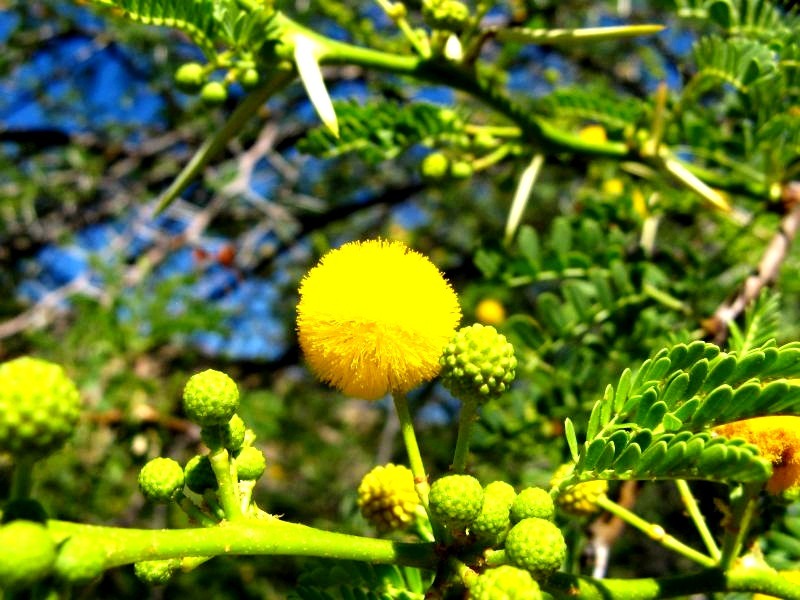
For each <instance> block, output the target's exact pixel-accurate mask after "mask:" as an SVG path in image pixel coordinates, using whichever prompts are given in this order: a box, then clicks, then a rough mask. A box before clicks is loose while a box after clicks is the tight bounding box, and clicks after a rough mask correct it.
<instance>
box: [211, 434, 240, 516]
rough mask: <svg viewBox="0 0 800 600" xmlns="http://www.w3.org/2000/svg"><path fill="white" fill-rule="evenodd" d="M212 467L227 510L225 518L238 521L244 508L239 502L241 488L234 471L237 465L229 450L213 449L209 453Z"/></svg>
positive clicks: (218, 490)
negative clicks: (229, 455) (231, 459)
mask: <svg viewBox="0 0 800 600" xmlns="http://www.w3.org/2000/svg"><path fill="white" fill-rule="evenodd" d="M208 460H209V461H210V462H211V468H212V469H214V475H215V476H216V478H217V483H218V484H219V488H218V489H217V497H218V498H219V503H220V504H221V505H222V510H223V511H225V518H226V519H227V520H228V521H236V520H237V519H241V518H242V509H241V506H240V504H239V489H238V486H237V485H236V483H237V482H236V474H235V472H232V469H235V465H234V464H233V463H232V462H231V461H230V460H229V457H228V451H227V450H226V449H225V448H218V449H216V450H212V451H211V453H210V454H209V455H208Z"/></svg>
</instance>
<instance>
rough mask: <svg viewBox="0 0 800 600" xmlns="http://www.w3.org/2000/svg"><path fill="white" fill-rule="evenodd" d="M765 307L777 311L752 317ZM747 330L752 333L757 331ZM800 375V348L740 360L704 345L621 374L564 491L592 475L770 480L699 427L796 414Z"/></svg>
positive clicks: (742, 447) (597, 408)
mask: <svg viewBox="0 0 800 600" xmlns="http://www.w3.org/2000/svg"><path fill="white" fill-rule="evenodd" d="M769 310H774V307H773V308H766V309H765V308H757V309H756V310H755V311H754V312H755V313H756V314H758V313H759V312H760V313H761V314H763V313H764V312H765V311H766V312H769ZM759 323H761V322H760V321H759ZM751 325H752V327H751V331H756V330H757V329H758V326H757V325H755V324H754V323H751ZM799 374H800V346H798V344H796V343H792V344H787V345H785V346H781V347H776V346H774V342H771V341H770V342H767V343H766V344H765V345H764V346H761V347H750V348H749V349H743V350H742V351H741V353H739V354H737V353H733V352H730V353H727V352H721V351H720V350H719V348H718V347H716V346H714V345H713V344H708V343H705V342H700V341H697V342H693V343H691V344H688V345H687V344H679V345H677V346H673V347H672V348H669V349H663V350H661V351H660V352H658V353H657V354H655V355H654V356H653V357H652V358H650V359H648V360H647V361H645V362H644V364H642V366H641V367H640V368H639V369H638V371H637V373H636V375H635V376H634V375H633V374H632V372H631V371H630V370H626V371H625V372H624V373H623V374H622V376H621V377H620V379H619V382H618V383H617V385H616V386H615V387H614V386H608V388H607V389H606V392H605V394H604V396H603V398H602V399H601V400H598V401H597V402H596V403H595V405H594V407H593V409H592V412H591V416H590V418H589V425H588V428H587V432H586V442H585V443H584V445H583V448H582V449H581V451H580V453H579V458H578V461H577V465H576V467H575V471H574V473H573V477H572V478H571V479H570V480H567V484H568V483H569V482H574V481H575V480H589V479H598V478H599V479H668V478H681V479H708V480H714V481H738V482H763V481H766V479H767V478H769V476H770V475H771V468H770V465H769V462H768V461H766V460H764V459H763V458H760V457H759V454H758V449H757V448H756V447H755V446H753V445H750V444H743V443H742V442H741V440H738V441H737V440H734V441H727V440H725V439H723V438H720V437H713V436H712V435H711V434H710V433H709V432H707V431H705V429H706V428H708V427H711V426H713V425H717V424H721V423H728V422H732V421H736V420H740V419H745V418H750V417H757V416H762V415H768V414H778V413H781V412H786V411H789V412H797V410H798V409H800V386H798V385H797V378H798V375H799ZM573 443H574V442H573ZM567 484H565V483H564V482H562V484H561V486H562V487H563V486H565V485H567Z"/></svg>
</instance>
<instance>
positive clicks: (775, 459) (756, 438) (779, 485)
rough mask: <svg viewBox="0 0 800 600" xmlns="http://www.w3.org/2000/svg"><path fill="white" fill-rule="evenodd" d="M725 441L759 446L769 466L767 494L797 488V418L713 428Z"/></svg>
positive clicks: (799, 430)
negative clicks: (736, 440)
mask: <svg viewBox="0 0 800 600" xmlns="http://www.w3.org/2000/svg"><path fill="white" fill-rule="evenodd" d="M714 432H715V433H717V434H719V435H722V436H725V437H727V438H743V439H745V440H747V441H748V442H749V443H751V444H753V445H755V446H757V447H758V451H759V454H761V456H763V457H764V458H766V459H767V460H769V461H770V462H771V463H772V477H770V479H769V481H768V482H767V491H768V492H769V493H770V494H780V493H781V492H784V491H786V490H788V489H791V488H793V487H795V486H800V417H792V416H772V417H757V418H754V419H745V420H743V421H736V422H734V423H727V424H726V425H720V426H719V427H715V428H714Z"/></svg>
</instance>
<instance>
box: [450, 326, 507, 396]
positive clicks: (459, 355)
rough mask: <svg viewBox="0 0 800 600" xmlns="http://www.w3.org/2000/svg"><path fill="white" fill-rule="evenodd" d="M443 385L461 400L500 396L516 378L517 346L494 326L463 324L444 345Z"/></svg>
mask: <svg viewBox="0 0 800 600" xmlns="http://www.w3.org/2000/svg"><path fill="white" fill-rule="evenodd" d="M439 363H440V364H441V365H442V372H441V378H442V384H443V385H444V386H445V387H446V388H447V389H449V390H450V391H451V392H452V393H453V395H454V396H456V397H457V398H460V399H462V400H475V401H479V402H485V401H487V400H491V399H492V398H498V397H500V396H501V395H502V394H503V393H504V392H505V391H506V390H507V389H508V387H509V386H510V385H511V382H512V381H514V375H515V374H516V368H517V359H516V358H515V357H514V347H513V346H512V345H511V344H510V343H509V342H508V341H507V340H506V337H505V336H504V335H502V334H500V333H497V330H496V329H495V328H494V327H491V326H489V325H481V324H480V323H476V324H474V325H470V326H468V327H462V328H461V329H459V330H458V331H457V332H456V335H455V337H454V338H453V340H452V341H451V342H450V343H449V344H448V345H447V347H446V348H445V350H444V352H443V354H442V356H441V358H440V359H439Z"/></svg>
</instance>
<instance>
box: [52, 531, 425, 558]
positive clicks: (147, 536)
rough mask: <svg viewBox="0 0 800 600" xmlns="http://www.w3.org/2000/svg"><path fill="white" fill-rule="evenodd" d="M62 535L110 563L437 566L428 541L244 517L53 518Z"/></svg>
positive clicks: (58, 536)
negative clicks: (154, 522) (101, 522)
mask: <svg viewBox="0 0 800 600" xmlns="http://www.w3.org/2000/svg"><path fill="white" fill-rule="evenodd" d="M48 528H49V530H50V531H51V533H52V534H53V536H54V537H55V538H56V539H57V540H58V539H65V538H67V537H78V538H83V537H85V539H86V540H87V541H89V542H91V543H93V544H96V545H97V546H99V547H101V548H103V551H104V552H105V555H106V567H107V568H111V567H117V566H120V565H125V564H130V563H134V562H139V561H142V560H161V559H169V558H183V557H186V556H196V557H206V556H219V555H225V554H229V555H233V554H238V555H294V556H316V557H320V558H335V559H344V560H360V561H364V562H371V563H382V564H396V565H406V566H413V567H422V568H434V567H435V566H436V562H437V556H436V553H435V551H434V545H433V544H430V543H403V542H393V541H390V540H381V539H375V538H365V537H358V536H354V535H347V534H343V533H335V532H330V531H323V530H321V529H315V528H313V527H307V526H305V525H299V524H296V523H287V522H284V521H280V520H279V519H246V520H243V521H238V522H235V523H224V524H222V525H219V526H217V527H202V528H192V529H160V530H148V529H126V528H119V527H98V526H94V525H83V524H77V523H70V522H67V521H49V522H48Z"/></svg>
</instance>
